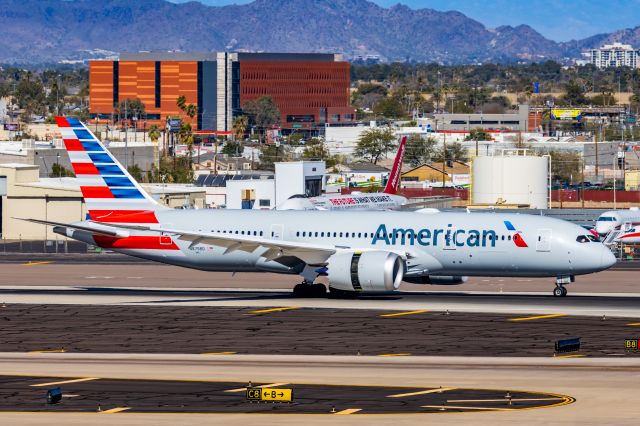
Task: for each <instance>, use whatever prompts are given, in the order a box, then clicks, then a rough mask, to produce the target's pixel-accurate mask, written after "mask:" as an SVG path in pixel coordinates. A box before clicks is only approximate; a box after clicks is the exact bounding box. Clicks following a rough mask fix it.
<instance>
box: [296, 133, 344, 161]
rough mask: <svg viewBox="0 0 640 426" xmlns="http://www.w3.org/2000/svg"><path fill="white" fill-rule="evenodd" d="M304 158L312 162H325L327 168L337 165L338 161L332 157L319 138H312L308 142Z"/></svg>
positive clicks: (303, 154)
mask: <svg viewBox="0 0 640 426" xmlns="http://www.w3.org/2000/svg"><path fill="white" fill-rule="evenodd" d="M302 158H304V159H305V160H311V161H313V160H316V161H324V162H325V163H326V166H327V167H333V166H335V165H336V159H335V158H334V157H332V156H331V154H330V153H329V150H328V149H327V147H326V145H325V144H324V142H323V141H322V140H321V139H317V138H312V139H311V140H309V141H308V142H307V144H306V145H305V147H304V151H303V152H302Z"/></svg>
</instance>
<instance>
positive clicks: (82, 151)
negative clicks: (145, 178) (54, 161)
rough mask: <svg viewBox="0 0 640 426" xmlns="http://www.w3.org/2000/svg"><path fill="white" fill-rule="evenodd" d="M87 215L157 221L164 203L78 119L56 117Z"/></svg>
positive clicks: (122, 220) (106, 219) (98, 219)
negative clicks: (157, 213)
mask: <svg viewBox="0 0 640 426" xmlns="http://www.w3.org/2000/svg"><path fill="white" fill-rule="evenodd" d="M55 120H56V123H57V125H58V127H59V128H60V133H61V134H62V138H63V140H64V145H65V147H66V149H67V153H68V154H69V159H70V160H71V165H72V166H73V171H74V173H75V174H76V177H77V179H78V181H79V184H80V191H81V192H82V197H83V198H84V202H85V204H86V205H87V211H88V216H89V219H91V220H93V221H95V222H104V223H158V220H157V218H156V216H155V213H154V212H155V211H157V210H160V209H165V208H166V207H164V206H162V205H160V204H158V203H157V202H156V201H155V200H154V199H153V198H151V196H150V195H149V194H147V193H146V192H145V191H144V190H143V189H142V187H141V186H140V185H139V184H138V182H136V181H135V179H133V177H131V175H130V174H129V172H127V170H125V168H124V167H122V165H121V164H120V163H119V162H118V160H116V159H115V157H114V156H113V155H112V154H111V153H110V152H109V151H108V150H107V149H106V148H105V147H104V145H103V144H102V143H101V142H100V141H99V140H98V138H96V137H95V135H94V134H93V133H92V132H91V131H90V130H89V129H88V128H87V127H86V126H85V125H84V124H83V123H81V122H80V121H79V120H77V119H75V118H70V117H55Z"/></svg>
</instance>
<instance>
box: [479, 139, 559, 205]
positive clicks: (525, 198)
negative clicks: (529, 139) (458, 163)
mask: <svg viewBox="0 0 640 426" xmlns="http://www.w3.org/2000/svg"><path fill="white" fill-rule="evenodd" d="M514 154H515V155H514ZM518 154H520V155H518ZM526 154H527V153H526V151H525V150H519V151H516V152H503V153H502V155H496V156H487V157H476V158H474V160H473V169H472V171H473V177H472V179H473V180H472V182H473V184H472V191H473V204H498V205H499V204H527V205H529V206H530V207H531V208H534V209H546V208H548V207H549V193H548V189H549V158H548V157H537V156H532V155H526Z"/></svg>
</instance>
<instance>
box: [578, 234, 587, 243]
mask: <svg viewBox="0 0 640 426" xmlns="http://www.w3.org/2000/svg"><path fill="white" fill-rule="evenodd" d="M576 241H577V242H579V243H588V242H589V237H587V236H586V235H578V238H576Z"/></svg>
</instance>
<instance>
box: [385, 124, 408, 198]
mask: <svg viewBox="0 0 640 426" xmlns="http://www.w3.org/2000/svg"><path fill="white" fill-rule="evenodd" d="M406 145H407V137H406V136H403V137H402V139H400V146H399V147H398V153H397V154H396V159H395V160H394V162H393V168H392V169H391V174H390V175H389V180H388V181H387V185H386V186H385V187H384V191H382V192H384V193H385V194H395V193H396V192H398V187H399V186H400V175H401V174H402V160H403V159H404V151H405V149H406Z"/></svg>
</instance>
